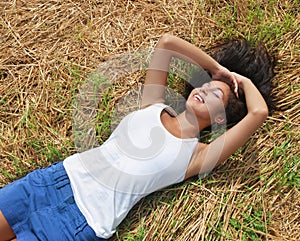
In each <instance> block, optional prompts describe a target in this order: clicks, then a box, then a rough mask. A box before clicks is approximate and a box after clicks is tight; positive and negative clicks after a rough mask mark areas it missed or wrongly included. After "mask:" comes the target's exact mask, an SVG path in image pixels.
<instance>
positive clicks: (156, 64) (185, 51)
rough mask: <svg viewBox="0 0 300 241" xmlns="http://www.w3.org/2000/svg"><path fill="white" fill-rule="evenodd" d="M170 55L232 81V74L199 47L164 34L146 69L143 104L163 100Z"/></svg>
mask: <svg viewBox="0 0 300 241" xmlns="http://www.w3.org/2000/svg"><path fill="white" fill-rule="evenodd" d="M172 57H175V58H180V59H183V60H185V61H187V62H189V63H193V64H195V65H198V66H201V67H202V68H203V69H205V70H207V71H209V72H210V73H211V75H212V77H213V78H214V79H223V80H228V81H230V82H233V83H234V81H233V80H234V76H233V74H232V73H231V72H229V71H228V70H227V69H226V68H224V67H223V66H221V65H220V64H219V63H218V62H216V61H215V60H214V59H213V58H212V57H210V56H209V55H208V54H206V53H205V52H204V51H202V50H201V49H200V48H198V47H196V46H195V45H193V44H191V43H189V42H187V41H185V40H183V39H181V38H178V37H176V36H173V35H170V34H164V35H163V36H162V37H161V38H160V39H159V41H158V43H157V45H156V47H155V50H154V53H153V56H152V58H151V61H150V64H149V67H148V69H147V73H146V79H145V85H144V91H143V106H146V105H149V104H153V103H157V102H164V90H165V86H166V85H167V79H168V71H169V66H170V62H171V58H172ZM236 87H237V86H236Z"/></svg>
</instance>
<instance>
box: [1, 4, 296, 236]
mask: <svg viewBox="0 0 300 241" xmlns="http://www.w3.org/2000/svg"><path fill="white" fill-rule="evenodd" d="M228 4H233V5H235V7H236V10H235V12H233V13H235V14H236V16H234V17H236V19H237V21H235V22H234V23H233V22H231V21H230V18H228V21H227V22H226V23H224V24H226V25H227V24H228V25H229V24H235V25H236V32H232V34H234V35H235V36H245V37H247V36H249V35H251V36H252V39H255V38H260V37H261V35H259V33H261V32H259V30H260V29H259V27H260V26H259V23H257V26H254V25H253V24H252V25H251V23H250V22H249V18H247V16H246V15H247V11H248V10H249V9H251V7H252V6H251V1H245V2H243V3H239V1H233V0H231V1H228ZM297 5H298V1H286V2H285V4H283V5H281V4H280V3H279V2H278V5H277V7H276V8H274V15H272V16H271V15H269V16H264V17H265V21H269V22H270V23H271V22H272V21H273V22H274V24H276V23H278V22H279V23H280V22H282V21H284V20H285V17H286V14H285V12H294V14H295V16H296V15H297V14H298V17H295V19H296V22H293V25H295V26H298V27H296V28H294V30H291V31H287V32H284V30H282V32H280V33H279V34H278V35H276V34H274V35H271V36H269V35H266V38H267V37H268V42H267V44H268V46H267V47H268V48H269V49H272V50H274V51H275V52H276V53H277V55H278V64H277V69H276V70H277V71H276V72H277V75H276V78H275V82H276V89H275V91H274V93H275V95H276V96H277V97H278V99H279V101H278V104H277V109H276V111H275V113H274V114H273V115H272V116H270V117H269V118H268V121H267V122H266V123H265V124H264V126H263V127H262V128H261V129H260V130H259V131H258V132H257V133H256V134H255V135H253V137H252V138H251V139H250V140H249V142H248V143H247V145H246V146H245V147H243V148H242V149H241V150H240V151H239V152H237V153H236V154H235V155H234V156H233V157H232V158H231V159H230V160H228V161H227V162H226V163H225V164H224V165H222V166H221V167H219V168H218V169H217V170H216V171H215V172H214V173H212V174H211V175H210V176H209V177H207V178H205V179H203V180H202V182H200V181H197V180H190V181H188V182H187V183H185V184H182V185H178V186H174V187H171V188H169V189H166V190H164V191H161V192H158V193H155V194H153V195H150V196H149V197H148V198H146V199H143V200H142V201H141V202H140V203H139V204H138V205H136V207H135V208H134V210H133V211H132V212H130V214H129V215H128V218H127V219H126V221H125V223H123V224H122V225H121V226H120V228H119V230H118V233H117V235H115V236H114V237H113V238H112V239H111V240H122V239H125V237H126V236H127V237H130V235H131V236H132V237H134V238H133V240H137V239H138V238H137V237H138V233H139V232H141V230H144V231H143V232H144V235H143V236H144V238H140V239H141V240H142V239H143V240H164V241H166V240H204V239H205V240H215V239H218V240H240V239H241V240H245V237H246V236H245V235H246V234H248V235H254V234H255V235H256V237H258V239H260V240H300V223H299V222H300V216H299V208H300V193H299V183H298V184H297V183H295V184H294V185H291V180H299V179H297V178H295V177H292V176H291V175H292V174H293V173H296V175H299V172H298V171H299V165H300V164H299V129H300V128H299V123H300V102H299V96H300V88H299V71H300V61H299V60H300V50H299V46H300V34H299V19H300V18H299V13H298V7H299V5H298V7H297ZM263 6H265V7H263ZM227 7H228V5H226V3H225V2H224V1H200V2H198V1H194V0H188V1H179V0H178V1H177V0H176V1H156V0H153V1H140V0H136V1H110V0H103V1H95V0H89V1H71V0H68V1H59V0H50V1H43V0H32V1H2V2H1V3H0V12H1V14H0V22H1V24H0V43H1V45H0V128H1V135H0V158H1V163H0V170H1V172H0V185H1V186H3V185H5V184H7V183H9V182H11V181H12V180H14V179H16V178H19V177H21V176H23V175H25V174H26V173H28V172H29V171H31V170H33V169H36V168H38V167H44V166H46V165H48V164H49V163H51V162H54V161H58V160H60V159H63V158H64V157H66V156H68V155H70V154H72V153H74V152H75V151H76V149H75V148H74V142H73V141H74V140H73V139H72V111H73V101H74V98H75V93H77V92H78V89H79V88H80V86H81V85H82V83H83V82H84V81H85V80H86V78H87V76H88V74H89V73H90V72H92V71H93V70H95V69H96V67H97V66H98V65H99V64H100V63H102V62H103V61H105V60H107V59H109V58H111V57H113V56H115V55H117V54H122V53H124V52H126V51H136V50H142V49H146V48H149V47H153V46H154V44H155V43H156V41H157V40H158V38H159V36H160V35H161V34H163V33H165V32H171V33H173V34H175V35H177V36H180V37H183V38H184V39H186V40H188V41H190V42H194V43H196V44H197V45H198V46H201V47H203V48H207V47H209V46H211V44H212V43H214V42H216V41H217V40H220V39H222V38H224V37H227V36H228V31H227V32H226V28H222V26H221V25H220V23H218V19H221V16H222V15H221V14H222V13H223V12H224V14H226V12H225V11H226V9H227ZM267 7H268V6H267V4H266V5H262V7H261V8H262V9H265V8H267ZM227 14H228V13H227ZM213 16H218V18H214V17H213ZM255 21H256V20H255ZM275 27H276V26H275ZM275 27H274V28H275ZM239 29H240V31H239ZM291 29H292V27H291ZM274 31H275V30H274ZM280 31H281V30H280ZM122 81H123V82H122V83H118V84H117V85H118V88H117V89H116V92H115V93H114V94H115V95H114V98H115V99H113V100H112V102H111V103H110V104H111V105H112V106H113V105H114V103H115V102H116V101H117V99H118V98H121V97H122V96H123V95H124V94H126V92H127V90H128V86H132V83H131V82H130V81H131V80H130V78H125V79H123V80H122ZM137 81H142V80H137ZM122 86H124V89H123V90H122ZM126 88H127V89H126ZM284 150H286V151H284ZM297 160H298V162H296V161H297ZM289 161H290V162H291V163H289ZM293 175H294V174H293ZM293 178H294V179H293ZM278 180H280V182H278ZM255 221H257V222H255ZM126 222H127V224H126ZM128 223H129V224H128ZM259 225H260V226H259ZM141 227H142V228H141ZM122 237H123V238H122ZM216 237H217V238H216ZM250 237H251V236H247V237H246V239H251V238H250Z"/></svg>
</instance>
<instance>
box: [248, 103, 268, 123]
mask: <svg viewBox="0 0 300 241" xmlns="http://www.w3.org/2000/svg"><path fill="white" fill-rule="evenodd" d="M251 113H252V115H254V116H255V117H256V118H258V119H260V120H261V121H262V122H264V121H265V120H266V119H267V117H268V114H269V110H268V107H264V108H257V109H254V110H252V111H251Z"/></svg>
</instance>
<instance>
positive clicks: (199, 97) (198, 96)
mask: <svg viewBox="0 0 300 241" xmlns="http://www.w3.org/2000/svg"><path fill="white" fill-rule="evenodd" d="M194 99H195V100H196V101H199V102H201V103H205V101H204V99H203V98H202V97H201V96H200V95H199V94H195V95H194Z"/></svg>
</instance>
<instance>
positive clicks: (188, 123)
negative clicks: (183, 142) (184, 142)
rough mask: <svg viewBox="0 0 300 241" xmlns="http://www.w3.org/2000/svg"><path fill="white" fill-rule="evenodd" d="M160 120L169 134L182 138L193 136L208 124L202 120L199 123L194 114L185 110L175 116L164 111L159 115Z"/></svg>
mask: <svg viewBox="0 0 300 241" xmlns="http://www.w3.org/2000/svg"><path fill="white" fill-rule="evenodd" d="M161 121H162V123H163V125H164V126H165V128H166V129H167V130H168V131H169V132H170V133H171V134H173V135H174V136H176V137H178V138H182V139H185V138H194V137H196V136H197V135H198V133H199V132H200V131H201V130H203V129H204V128H205V127H207V126H209V124H206V123H204V122H203V123H200V124H199V123H198V121H197V119H196V117H195V116H194V115H191V114H188V113H187V112H185V111H184V112H182V113H181V114H179V115H177V116H176V117H172V116H170V115H169V114H168V113H167V112H166V111H164V112H163V113H162V115H161ZM201 124H202V125H201Z"/></svg>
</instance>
